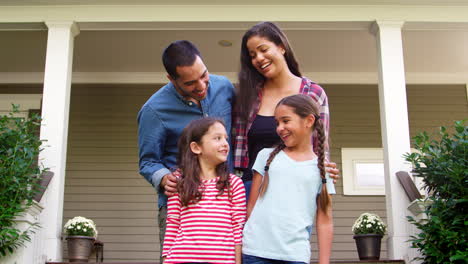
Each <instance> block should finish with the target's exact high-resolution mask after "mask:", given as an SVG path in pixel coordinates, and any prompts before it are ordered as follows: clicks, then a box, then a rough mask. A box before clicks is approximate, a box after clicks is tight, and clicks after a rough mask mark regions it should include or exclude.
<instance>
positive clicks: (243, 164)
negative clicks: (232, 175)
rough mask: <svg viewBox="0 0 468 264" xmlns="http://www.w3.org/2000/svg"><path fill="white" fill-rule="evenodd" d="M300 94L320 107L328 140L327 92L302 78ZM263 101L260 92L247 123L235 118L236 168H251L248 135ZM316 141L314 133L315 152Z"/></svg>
mask: <svg viewBox="0 0 468 264" xmlns="http://www.w3.org/2000/svg"><path fill="white" fill-rule="evenodd" d="M299 93H300V94H305V95H308V96H310V97H311V98H312V99H313V100H314V101H315V102H316V103H317V104H318V105H319V106H320V109H319V111H320V119H321V120H322V123H323V125H324V128H325V135H326V137H327V139H328V131H329V126H330V114H329V110H328V98H327V95H326V94H325V91H324V90H323V88H322V87H320V85H318V84H316V83H314V82H312V81H311V80H309V79H307V78H305V77H302V83H301V88H300V91H299ZM261 100H262V92H261V90H260V93H259V95H258V98H257V100H256V101H255V102H254V104H253V107H252V112H251V113H250V116H249V119H248V122H247V123H246V122H245V121H243V120H241V118H240V117H239V115H235V116H234V123H233V131H232V133H233V144H234V168H238V169H245V168H247V167H248V166H249V154H248V150H247V146H248V144H247V133H248V131H249V130H250V127H251V126H252V123H253V121H254V120H255V117H256V116H257V113H258V110H259V106H260V101H261ZM316 139H317V135H316V133H315V132H314V133H313V135H312V142H313V145H314V150H315V149H317V148H316V142H317V140H316ZM326 142H327V143H326V144H325V153H326V157H327V159H328V150H329V146H328V140H327V141H326Z"/></svg>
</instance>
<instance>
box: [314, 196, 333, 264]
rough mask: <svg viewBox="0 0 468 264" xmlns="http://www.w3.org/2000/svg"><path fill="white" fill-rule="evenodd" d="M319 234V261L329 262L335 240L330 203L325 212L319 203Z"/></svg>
mask: <svg viewBox="0 0 468 264" xmlns="http://www.w3.org/2000/svg"><path fill="white" fill-rule="evenodd" d="M316 226H317V227H316V228H317V236H318V248H319V263H320V264H329V263H330V256H331V248H332V242H333V216H332V207H331V197H330V205H329V207H328V208H327V213H325V212H323V211H322V209H321V208H320V205H319V204H317V224H316Z"/></svg>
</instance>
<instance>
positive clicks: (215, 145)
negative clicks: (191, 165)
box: [190, 122, 229, 167]
mask: <svg viewBox="0 0 468 264" xmlns="http://www.w3.org/2000/svg"><path fill="white" fill-rule="evenodd" d="M190 148H191V149H192V151H193V153H195V154H197V155H198V158H199V161H200V163H201V162H203V163H205V164H208V165H210V166H213V167H215V166H217V165H219V164H220V163H223V162H226V160H227V157H228V154H229V144H228V135H227V133H226V128H225V127H224V126H223V125H222V124H221V123H219V122H216V123H214V124H213V125H211V126H210V128H209V129H208V131H207V132H206V133H205V135H203V137H202V138H201V142H200V143H196V142H191V143H190Z"/></svg>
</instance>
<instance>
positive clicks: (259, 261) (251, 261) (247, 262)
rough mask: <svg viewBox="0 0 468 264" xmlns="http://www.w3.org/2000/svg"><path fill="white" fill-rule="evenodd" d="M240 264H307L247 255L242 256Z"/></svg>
mask: <svg viewBox="0 0 468 264" xmlns="http://www.w3.org/2000/svg"><path fill="white" fill-rule="evenodd" d="M242 264H307V263H305V262H300V261H286V260H276V259H267V258H261V257H256V256H251V255H247V254H242Z"/></svg>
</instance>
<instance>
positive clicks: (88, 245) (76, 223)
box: [63, 216, 98, 262]
mask: <svg viewBox="0 0 468 264" xmlns="http://www.w3.org/2000/svg"><path fill="white" fill-rule="evenodd" d="M63 229H64V233H65V235H66V239H67V246H68V259H69V261H70V262H88V258H89V256H90V255H91V252H92V250H93V247H94V242H95V240H96V237H97V234H98V232H97V229H96V225H95V224H94V221H93V220H91V219H88V218H86V217H82V216H76V217H74V218H73V219H70V220H68V222H67V223H66V224H65V226H64V227H63Z"/></svg>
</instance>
